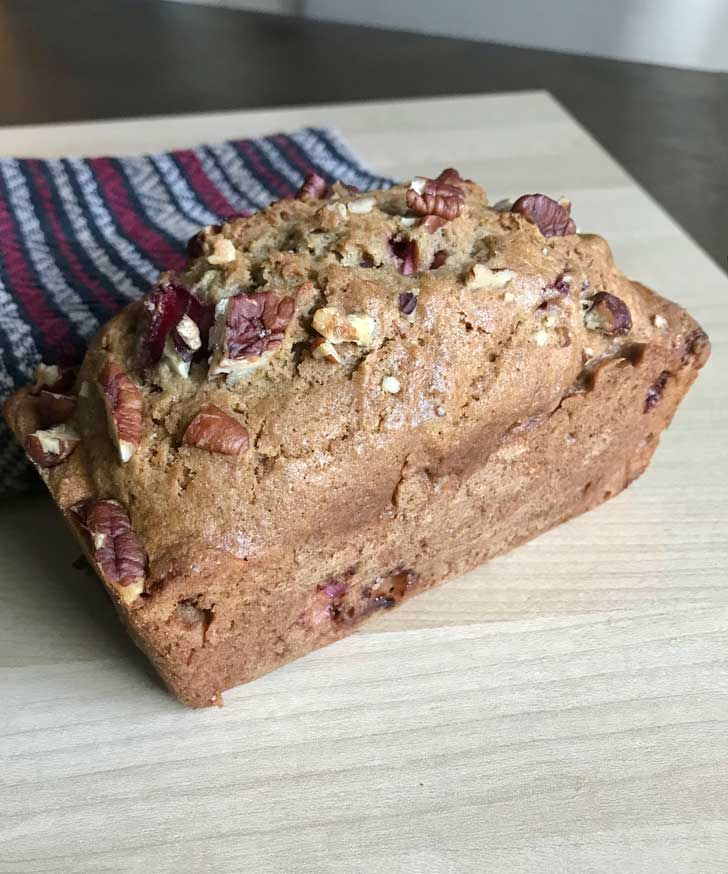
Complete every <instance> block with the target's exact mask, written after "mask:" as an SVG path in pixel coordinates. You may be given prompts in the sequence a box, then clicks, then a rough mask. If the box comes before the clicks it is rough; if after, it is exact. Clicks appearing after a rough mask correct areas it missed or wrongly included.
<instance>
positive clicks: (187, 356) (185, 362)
mask: <svg viewBox="0 0 728 874" xmlns="http://www.w3.org/2000/svg"><path fill="white" fill-rule="evenodd" d="M201 346H202V338H201V337H200V329H199V328H198V327H197V325H196V323H195V322H194V321H193V319H192V318H190V316H188V315H187V314H186V313H185V315H183V316H182V318H181V319H180V320H179V322H177V326H176V327H175V328H173V330H172V333H171V334H170V335H169V336H168V337H167V340H166V342H165V344H164V360H165V361H166V363H167V364H168V365H169V366H170V368H171V369H172V370H173V371H174V372H175V373H178V374H179V375H180V376H184V377H185V378H186V377H188V376H189V375H190V364H191V363H192V359H193V358H194V356H195V353H196V352H197V351H198V350H199V349H200V348H201Z"/></svg>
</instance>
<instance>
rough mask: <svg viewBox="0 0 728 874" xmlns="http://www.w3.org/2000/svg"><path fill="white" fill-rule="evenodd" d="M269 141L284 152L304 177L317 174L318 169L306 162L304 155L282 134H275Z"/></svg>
mask: <svg viewBox="0 0 728 874" xmlns="http://www.w3.org/2000/svg"><path fill="white" fill-rule="evenodd" d="M270 139H272V140H273V142H274V143H275V144H276V146H278V148H279V149H280V150H281V151H282V152H285V153H286V155H288V157H289V158H290V159H291V160H292V162H293V163H294V164H295V165H296V166H297V167H298V169H299V170H301V171H302V173H303V175H304V176H305V175H306V174H307V173H318V172H319V168H318V167H316V166H314V165H313V164H312V163H311V162H310V161H307V160H306V157H305V155H304V154H303V153H302V152H301V151H300V150H299V149H298V148H297V147H294V145H293V141H292V140H291V139H290V137H286V136H283V134H275V135H274V136H272V137H270Z"/></svg>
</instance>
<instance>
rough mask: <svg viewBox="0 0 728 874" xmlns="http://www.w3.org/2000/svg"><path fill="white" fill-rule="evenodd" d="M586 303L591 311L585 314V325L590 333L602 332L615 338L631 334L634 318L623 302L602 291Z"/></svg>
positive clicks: (588, 310)
mask: <svg viewBox="0 0 728 874" xmlns="http://www.w3.org/2000/svg"><path fill="white" fill-rule="evenodd" d="M585 303H586V304H588V305H589V309H587V311H586V312H585V313H584V324H585V325H586V327H587V328H588V329H589V330H590V331H601V332H602V333H603V334H610V335H613V336H619V335H621V334H628V333H629V331H630V329H631V327H632V316H631V314H630V312H629V308H628V307H627V304H626V303H625V302H624V301H623V300H620V298H618V297H615V296H614V295H613V294H609V293H608V292H606V291H600V292H598V293H597V294H595V295H594V297H593V298H591V300H589V301H586V302H585Z"/></svg>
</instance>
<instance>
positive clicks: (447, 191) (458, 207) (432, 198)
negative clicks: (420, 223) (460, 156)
mask: <svg viewBox="0 0 728 874" xmlns="http://www.w3.org/2000/svg"><path fill="white" fill-rule="evenodd" d="M452 173H457V171H454V170H452V171H451V170H445V171H443V173H442V174H440V176H439V177H438V178H437V179H425V178H423V177H421V176H417V177H415V178H414V179H413V180H412V183H411V184H410V187H409V188H408V189H407V195H406V197H407V206H408V207H409V208H410V209H411V210H412V212H416V213H417V214H418V215H427V216H430V215H434V216H439V217H440V218H442V219H445V220H446V221H452V220H453V219H455V218H457V217H458V216H459V215H460V213H461V212H462V210H463V205H464V203H465V192H464V191H463V190H462V188H460V186H459V185H454V184H452V183H450V182H446V181H445V180H444V179H443V178H442V177H443V176H445V174H452ZM445 178H452V175H449V176H446V177H445ZM459 179H460V176H459V174H458V181H459Z"/></svg>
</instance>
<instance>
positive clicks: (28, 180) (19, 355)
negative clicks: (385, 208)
mask: <svg viewBox="0 0 728 874" xmlns="http://www.w3.org/2000/svg"><path fill="white" fill-rule="evenodd" d="M310 172H316V173H319V174H320V175H321V176H323V177H324V178H325V179H326V180H327V181H329V182H333V181H335V180H337V179H340V180H341V181H343V182H345V183H347V184H350V185H356V186H357V187H358V188H361V189H367V188H374V187H386V186H388V185H389V184H391V183H390V180H387V179H384V178H382V177H379V176H375V175H373V174H372V173H371V172H370V171H369V170H367V169H366V168H365V167H364V166H363V165H362V164H361V163H360V161H359V160H358V159H357V158H356V157H355V156H354V155H353V154H352V153H351V152H350V151H349V149H348V147H347V146H346V145H345V144H344V143H343V142H342V140H341V139H340V137H339V136H338V135H337V134H335V133H333V132H331V131H329V130H321V129H315V128H306V129H303V130H300V131H296V132H295V133H292V134H278V135H274V136H269V137H263V138H259V139H248V140H235V141H231V142H226V143H221V144H217V145H204V146H198V147H197V148H194V149H186V150H179V151H174V152H167V153H164V154H155V155H142V156H139V157H131V158H90V159H78V158H68V159H56V160H48V161H45V160H35V159H22V160H20V159H14V158H2V159H0V404H2V403H4V401H5V399H6V398H7V397H8V396H9V395H10V394H12V392H13V391H15V389H16V388H18V387H20V386H22V385H25V384H26V383H27V382H29V381H30V380H31V378H32V373H33V369H34V367H35V365H36V364H37V363H38V362H39V361H44V362H45V363H47V364H52V363H58V364H72V363H76V362H78V361H79V360H80V359H81V357H82V356H83V351H84V348H85V346H86V343H87V342H88V340H89V338H90V337H91V336H93V334H94V333H95V332H96V330H97V329H98V328H99V326H100V325H101V324H103V323H104V322H105V321H107V320H108V319H109V318H110V316H112V315H113V314H114V313H115V312H116V311H117V310H118V309H120V308H121V307H123V306H124V305H125V304H127V303H128V302H129V301H131V300H134V299H135V298H137V297H139V296H140V295H142V294H143V293H144V292H146V291H147V290H148V289H149V288H150V286H152V285H153V284H154V282H155V281H156V279H157V276H158V275H159V273H160V272H161V271H162V270H167V269H173V270H174V269H179V268H180V267H181V266H182V265H183V264H184V262H185V259H186V255H185V251H184V247H185V243H186V241H187V240H188V239H189V238H190V237H191V236H192V235H193V234H194V233H195V232H196V231H197V230H198V229H199V228H200V227H201V226H203V225H207V224H213V223H215V222H217V221H219V219H220V218H221V217H223V216H225V215H230V214H232V213H238V212H244V211H246V210H257V209H259V208H260V207H262V206H265V205H266V204H268V203H270V202H271V201H273V200H277V199H279V198H281V197H286V196H289V195H291V194H293V193H294V192H295V191H296V190H297V189H298V188H299V187H300V185H301V183H302V181H303V178H304V176H305V175H306V174H307V173H310ZM31 482H32V477H31V472H30V467H29V465H28V464H27V463H26V461H25V457H24V453H23V451H22V449H21V447H20V446H19V445H18V444H17V443H16V441H15V439H14V438H13V436H12V434H11V433H10V431H9V429H8V427H7V425H6V424H5V423H4V422H1V421H0V497H4V496H7V495H10V494H18V493H19V492H21V491H23V490H25V489H26V488H27V487H28V485H29V484H30V483H31Z"/></svg>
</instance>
